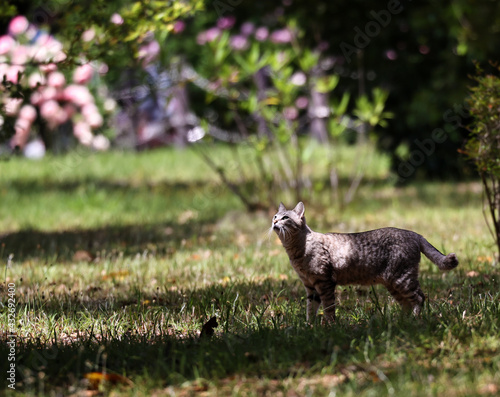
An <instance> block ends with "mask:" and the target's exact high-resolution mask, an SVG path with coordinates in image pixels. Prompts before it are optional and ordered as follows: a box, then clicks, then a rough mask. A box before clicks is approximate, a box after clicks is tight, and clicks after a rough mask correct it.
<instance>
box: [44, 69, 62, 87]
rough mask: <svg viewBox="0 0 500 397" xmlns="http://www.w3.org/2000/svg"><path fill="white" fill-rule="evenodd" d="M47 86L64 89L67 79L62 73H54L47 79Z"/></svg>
mask: <svg viewBox="0 0 500 397" xmlns="http://www.w3.org/2000/svg"><path fill="white" fill-rule="evenodd" d="M47 84H48V85H50V86H51V87H55V88H62V87H63V86H64V84H66V78H65V77H64V74H62V73H61V72H52V73H50V74H49V77H48V78H47Z"/></svg>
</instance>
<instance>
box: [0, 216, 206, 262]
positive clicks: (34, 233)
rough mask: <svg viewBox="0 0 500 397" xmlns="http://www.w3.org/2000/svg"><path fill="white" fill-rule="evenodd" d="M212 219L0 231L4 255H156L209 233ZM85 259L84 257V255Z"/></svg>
mask: <svg viewBox="0 0 500 397" xmlns="http://www.w3.org/2000/svg"><path fill="white" fill-rule="evenodd" d="M211 225H212V222H210V221H208V220H207V221H204V222H200V221H196V222H187V223H185V224H179V223H161V224H152V225H148V224H146V225H127V226H109V227H102V228H96V229H88V230H66V231H61V232H59V231H50V232H45V231H39V230H32V229H31V230H21V231H18V232H14V233H9V234H6V235H3V236H2V235H0V243H1V244H2V248H1V250H3V252H4V256H5V255H8V254H10V253H11V252H12V253H15V259H16V260H21V261H22V260H26V259H32V258H38V259H42V260H46V261H54V260H63V261H65V260H77V261H78V259H77V258H73V255H74V254H75V252H76V251H79V250H85V251H88V252H89V253H90V254H91V255H92V256H95V255H104V256H106V255H113V254H117V253H122V254H123V255H135V254H137V253H142V252H144V251H145V250H148V251H149V252H153V253H155V254H159V255H165V254H166V255H168V254H171V253H172V252H174V251H175V250H176V249H177V248H178V247H179V246H180V245H181V242H182V241H183V240H190V239H196V238H199V237H203V236H207V235H209V234H210V230H211ZM84 260H85V259H84Z"/></svg>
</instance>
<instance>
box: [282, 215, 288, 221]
mask: <svg viewBox="0 0 500 397" xmlns="http://www.w3.org/2000/svg"><path fill="white" fill-rule="evenodd" d="M281 219H282V220H284V221H286V220H287V219H290V218H289V217H288V216H286V215H285V216H284V217H283V218H281Z"/></svg>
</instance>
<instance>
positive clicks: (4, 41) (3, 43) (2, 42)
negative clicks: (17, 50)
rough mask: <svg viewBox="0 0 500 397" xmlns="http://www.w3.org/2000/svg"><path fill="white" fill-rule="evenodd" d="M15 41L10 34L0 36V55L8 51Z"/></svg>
mask: <svg viewBox="0 0 500 397" xmlns="http://www.w3.org/2000/svg"><path fill="white" fill-rule="evenodd" d="M15 44H16V41H15V40H14V39H13V38H12V37H10V36H0V55H5V54H7V53H9V52H10V51H11V50H12V48H13V47H14V46H15Z"/></svg>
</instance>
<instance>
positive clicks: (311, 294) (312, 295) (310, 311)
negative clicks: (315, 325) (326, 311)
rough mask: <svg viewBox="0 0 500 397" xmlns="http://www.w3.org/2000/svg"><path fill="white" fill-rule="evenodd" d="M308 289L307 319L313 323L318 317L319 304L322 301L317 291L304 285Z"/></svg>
mask: <svg viewBox="0 0 500 397" xmlns="http://www.w3.org/2000/svg"><path fill="white" fill-rule="evenodd" d="M304 287H305V288H306V294H307V295H306V296H307V312H306V318H307V322H309V323H310V322H313V321H314V318H315V317H316V313H317V312H318V308H319V304H320V303H321V299H320V297H319V294H318V293H317V292H316V290H315V289H314V288H312V287H308V286H306V285H304Z"/></svg>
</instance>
